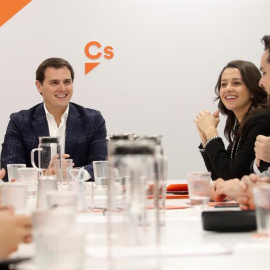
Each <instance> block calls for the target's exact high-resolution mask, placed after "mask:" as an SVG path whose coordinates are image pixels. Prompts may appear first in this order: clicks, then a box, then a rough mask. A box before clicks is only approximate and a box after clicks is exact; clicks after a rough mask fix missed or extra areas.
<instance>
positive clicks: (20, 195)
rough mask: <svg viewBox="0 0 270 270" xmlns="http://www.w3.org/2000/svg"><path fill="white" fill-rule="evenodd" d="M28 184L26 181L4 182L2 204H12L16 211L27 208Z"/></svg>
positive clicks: (21, 211) (20, 211) (19, 211)
mask: <svg viewBox="0 0 270 270" xmlns="http://www.w3.org/2000/svg"><path fill="white" fill-rule="evenodd" d="M26 198H27V185H26V184H24V183H16V182H15V183H4V184H3V186H2V187H1V199H2V205H12V206H13V207H14V210H15V212H16V213H23V211H24V210H25V209H26Z"/></svg>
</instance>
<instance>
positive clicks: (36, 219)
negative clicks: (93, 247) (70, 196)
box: [33, 208, 84, 270]
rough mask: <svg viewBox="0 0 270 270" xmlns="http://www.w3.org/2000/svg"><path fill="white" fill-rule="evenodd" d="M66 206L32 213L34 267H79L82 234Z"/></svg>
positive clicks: (81, 252) (81, 254)
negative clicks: (34, 251)
mask: <svg viewBox="0 0 270 270" xmlns="http://www.w3.org/2000/svg"><path fill="white" fill-rule="evenodd" d="M75 218H76V216H75V213H74V211H71V209H70V208H54V209H50V210H42V211H36V212H35V213H34V214H33V236H34V241H35V248H36V256H35V261H36V266H37V267H38V269H70V270H75V269H82V268H83V259H84V233H83V231H82V230H80V229H79V228H78V227H76V225H75Z"/></svg>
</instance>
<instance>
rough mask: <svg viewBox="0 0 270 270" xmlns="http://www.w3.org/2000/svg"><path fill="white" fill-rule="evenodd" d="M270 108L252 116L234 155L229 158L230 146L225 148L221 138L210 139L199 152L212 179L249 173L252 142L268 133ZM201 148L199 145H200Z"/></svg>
mask: <svg viewBox="0 0 270 270" xmlns="http://www.w3.org/2000/svg"><path fill="white" fill-rule="evenodd" d="M269 122H270V109H267V110H263V111H261V112H258V113H257V114H256V115H254V116H253V117H252V119H251V120H250V121H249V123H248V124H247V125H246V126H245V128H244V129H243V131H242V138H241V141H240V143H239V147H238V151H237V154H236V156H235V157H233V158H231V147H230V146H229V147H228V148H227V150H226V149H225V146H224V143H223V141H222V139H221V138H217V139H215V140H212V141H210V142H209V144H207V146H206V147H205V151H204V152H201V154H202V156H203V159H204V162H205V165H206V168H207V170H208V171H209V172H211V177H212V179H213V180H216V179H217V178H219V177H221V178H223V179H224V180H229V179H232V178H239V179H241V178H242V176H244V175H248V174H250V164H251V163H252V162H253V161H254V159H255V152H254V144H255V141H256V137H257V136H258V135H264V136H269V135H270V125H269ZM200 148H201V146H200Z"/></svg>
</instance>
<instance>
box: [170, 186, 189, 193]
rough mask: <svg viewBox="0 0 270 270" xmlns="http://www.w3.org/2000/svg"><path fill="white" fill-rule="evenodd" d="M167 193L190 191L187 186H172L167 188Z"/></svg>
mask: <svg viewBox="0 0 270 270" xmlns="http://www.w3.org/2000/svg"><path fill="white" fill-rule="evenodd" d="M167 191H170V192H172V191H188V185H187V184H171V185H168V186H167Z"/></svg>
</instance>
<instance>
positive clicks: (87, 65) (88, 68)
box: [85, 63, 100, 75]
mask: <svg viewBox="0 0 270 270" xmlns="http://www.w3.org/2000/svg"><path fill="white" fill-rule="evenodd" d="M99 64H100V63H85V75H86V74H87V73H88V72H90V71H91V70H92V69H93V68H95V67H96V66H97V65H99Z"/></svg>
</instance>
